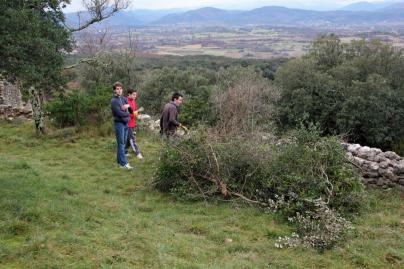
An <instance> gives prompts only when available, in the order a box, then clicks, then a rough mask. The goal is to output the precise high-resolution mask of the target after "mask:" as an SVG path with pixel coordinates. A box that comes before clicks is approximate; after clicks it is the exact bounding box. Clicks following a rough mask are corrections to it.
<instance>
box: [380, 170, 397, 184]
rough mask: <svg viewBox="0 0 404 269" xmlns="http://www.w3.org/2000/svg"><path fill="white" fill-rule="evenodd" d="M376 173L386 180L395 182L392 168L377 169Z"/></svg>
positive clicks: (395, 177)
mask: <svg viewBox="0 0 404 269" xmlns="http://www.w3.org/2000/svg"><path fill="white" fill-rule="evenodd" d="M378 172H379V174H380V175H381V176H382V177H384V178H386V179H390V180H392V181H397V176H396V175H395V174H394V169H393V168H392V167H389V168H387V169H379V171H378Z"/></svg>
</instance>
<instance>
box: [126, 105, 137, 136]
mask: <svg viewBox="0 0 404 269" xmlns="http://www.w3.org/2000/svg"><path fill="white" fill-rule="evenodd" d="M128 104H129V105H130V106H131V107H132V109H133V112H135V111H136V110H137V108H136V102H135V100H133V99H132V98H129V97H128ZM129 115H130V120H129V122H128V127H129V128H134V127H135V126H136V116H135V115H134V114H129Z"/></svg>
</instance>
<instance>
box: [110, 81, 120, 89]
mask: <svg viewBox="0 0 404 269" xmlns="http://www.w3.org/2000/svg"><path fill="white" fill-rule="evenodd" d="M117 87H121V88H122V83H121V82H119V81H117V82H115V83H114V84H113V85H112V89H114V91H115V90H116V88H117Z"/></svg>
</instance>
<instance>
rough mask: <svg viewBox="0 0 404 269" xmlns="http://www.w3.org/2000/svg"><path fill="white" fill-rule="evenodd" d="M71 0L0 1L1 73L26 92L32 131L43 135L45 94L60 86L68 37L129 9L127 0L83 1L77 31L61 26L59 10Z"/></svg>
mask: <svg viewBox="0 0 404 269" xmlns="http://www.w3.org/2000/svg"><path fill="white" fill-rule="evenodd" d="M69 3H70V0H14V1H1V2H0V35H1V39H0V58H1V59H2V60H1V61H0V73H1V74H2V75H4V76H5V77H6V78H7V79H9V80H13V81H17V82H18V83H19V84H20V85H21V86H22V88H23V90H24V89H29V95H30V101H31V104H32V107H33V115H34V122H35V128H36V130H37V133H38V134H43V133H44V130H45V129H44V128H45V127H44V113H43V107H42V106H43V99H44V94H45V93H46V92H47V91H48V92H49V91H50V90H51V89H55V88H58V87H60V86H61V85H63V78H62V76H61V71H62V69H63V64H64V56H65V54H66V53H67V52H69V51H71V49H72V47H73V43H74V42H73V40H72V38H71V34H72V33H73V32H75V31H79V30H82V29H84V28H86V27H88V26H90V25H91V24H93V23H96V22H99V21H101V20H103V19H105V18H108V17H110V16H111V15H112V14H114V13H115V12H117V11H118V10H120V9H122V8H126V7H127V6H128V1H127V0H113V1H110V0H84V1H83V3H84V4H85V6H86V8H87V9H88V12H89V14H90V19H89V20H87V21H86V22H85V23H84V24H82V25H79V27H77V28H69V27H66V26H65V25H64V23H65V17H64V14H63V11H62V8H63V7H65V6H66V5H67V4H69Z"/></svg>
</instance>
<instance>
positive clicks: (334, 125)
mask: <svg viewBox="0 0 404 269" xmlns="http://www.w3.org/2000/svg"><path fill="white" fill-rule="evenodd" d="M403 70H404V60H403V51H402V50H400V49H398V48H395V47H392V46H391V45H388V44H384V43H382V42H381V41H379V40H372V41H365V40H359V41H352V42H351V43H350V44H343V43H342V42H341V41H340V39H339V38H338V37H336V36H334V35H330V36H323V37H319V38H318V39H317V40H315V41H314V42H313V43H312V46H311V48H310V51H309V53H308V54H307V55H306V56H305V57H303V58H300V59H295V60H292V61H290V62H288V63H286V64H285V65H284V66H282V67H281V68H279V69H278V71H277V73H276V82H277V83H278V85H280V86H281V88H282V93H281V98H280V100H279V103H278V105H277V110H278V115H279V121H278V123H279V126H280V127H282V128H283V129H290V128H291V129H293V128H296V127H297V126H299V125H300V123H301V122H304V123H306V124H309V123H315V124H317V125H319V126H320V129H321V130H322V131H324V133H325V134H332V135H335V134H342V135H346V136H347V137H348V138H349V140H350V141H352V142H357V143H360V144H363V145H368V146H373V147H380V148H382V149H385V150H386V149H389V150H390V149H392V147H393V146H394V145H395V144H397V143H399V142H400V141H402V139H403V137H404V125H403V124H402V122H404V91H403V89H404V79H403V76H402V75H401V74H402V72H403Z"/></svg>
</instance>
